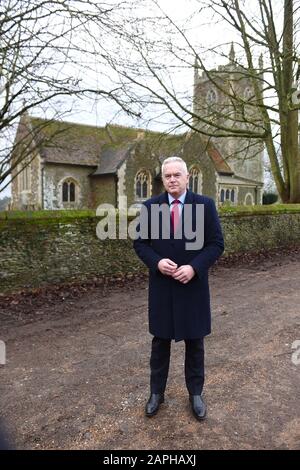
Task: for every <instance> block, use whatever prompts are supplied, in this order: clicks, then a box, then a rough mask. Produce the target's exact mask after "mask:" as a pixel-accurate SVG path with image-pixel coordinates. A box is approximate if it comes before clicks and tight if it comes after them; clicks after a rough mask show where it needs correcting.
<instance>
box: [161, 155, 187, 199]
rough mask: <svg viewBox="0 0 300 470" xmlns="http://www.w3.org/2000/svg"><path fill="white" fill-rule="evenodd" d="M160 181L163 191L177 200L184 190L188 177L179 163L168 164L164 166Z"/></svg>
mask: <svg viewBox="0 0 300 470" xmlns="http://www.w3.org/2000/svg"><path fill="white" fill-rule="evenodd" d="M162 180H163V184H164V187H165V190H166V191H167V192H168V193H169V194H171V196H173V197H174V198H175V199H177V198H178V197H180V196H181V195H182V194H183V193H184V191H185V190H186V187H187V183H188V180H189V175H188V174H186V172H185V169H184V167H183V165H182V164H181V163H180V162H170V163H167V164H166V165H165V166H164V171H163V175H162Z"/></svg>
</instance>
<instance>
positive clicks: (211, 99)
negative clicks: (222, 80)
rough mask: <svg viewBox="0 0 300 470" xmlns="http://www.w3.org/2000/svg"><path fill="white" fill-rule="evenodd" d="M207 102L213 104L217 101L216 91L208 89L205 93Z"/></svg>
mask: <svg viewBox="0 0 300 470" xmlns="http://www.w3.org/2000/svg"><path fill="white" fill-rule="evenodd" d="M206 102H207V104H214V103H216V102H217V93H216V91H215V90H209V91H208V92H207V95H206Z"/></svg>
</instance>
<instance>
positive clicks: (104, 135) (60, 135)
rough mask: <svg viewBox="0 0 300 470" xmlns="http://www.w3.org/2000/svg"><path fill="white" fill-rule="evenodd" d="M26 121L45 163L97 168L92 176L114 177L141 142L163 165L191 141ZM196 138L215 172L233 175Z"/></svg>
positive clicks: (127, 129) (210, 147) (126, 130)
mask: <svg viewBox="0 0 300 470" xmlns="http://www.w3.org/2000/svg"><path fill="white" fill-rule="evenodd" d="M27 118H28V117H27ZM29 119H30V124H31V127H32V128H33V129H35V130H36V129H38V132H37V135H38V138H37V139H36V140H40V142H41V145H40V154H41V156H42V158H43V159H44V160H45V161H46V162H49V163H61V164H72V165H84V166H90V167H94V168H95V167H96V168H95V171H94V173H92V174H93V175H95V176H97V175H103V174H111V173H115V172H116V171H117V169H118V167H119V166H120V164H121V163H122V162H123V161H124V160H125V159H126V158H127V156H128V153H129V151H130V149H131V148H132V147H133V145H134V143H136V142H137V141H138V140H139V139H141V138H142V139H145V140H147V142H148V143H149V142H150V145H151V146H152V150H153V153H155V154H157V155H158V156H159V159H160V160H161V161H162V160H164V159H165V158H166V157H168V156H170V155H174V154H179V153H180V152H181V150H182V149H183V147H184V144H185V142H187V140H188V139H189V137H191V135H189V134H186V133H185V134H180V135H179V134H171V135H168V134H163V133H158V132H153V131H148V130H143V129H136V128H132V127H124V126H118V125H113V124H110V125H108V126H106V127H96V126H88V125H85V124H79V123H72V122H66V121H47V120H45V119H41V118H35V117H32V116H31V117H29ZM193 136H194V137H195V134H193ZM196 137H197V138H198V139H200V142H199V145H200V147H201V148H202V150H203V151H206V152H207V153H208V155H209V157H210V158H211V159H212V161H213V163H214V166H215V168H216V171H217V172H219V173H220V174H227V175H232V174H233V171H232V170H231V168H230V166H229V165H228V163H227V162H226V161H225V160H224V158H223V157H222V155H221V154H220V152H219V150H218V149H217V148H216V147H215V146H214V145H213V144H212V142H209V143H205V139H204V138H203V137H201V136H200V134H199V135H198V136H196Z"/></svg>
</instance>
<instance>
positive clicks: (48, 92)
mask: <svg viewBox="0 0 300 470" xmlns="http://www.w3.org/2000/svg"><path fill="white" fill-rule="evenodd" d="M130 8H131V5H130V3H128V2H126V1H121V0H120V1H114V0H112V3H106V2H104V1H103V2H97V1H95V0H76V1H75V0H1V3H0V136H1V137H0V188H1V189H0V190H3V189H5V187H6V186H7V185H8V184H9V183H10V181H11V177H12V171H13V170H14V169H15V168H16V167H18V168H19V170H18V171H22V170H23V167H24V166H25V165H27V164H29V163H30V158H33V155H34V150H35V149H38V148H39V146H40V145H41V141H40V138H39V137H40V136H41V135H42V134H41V132H40V129H39V128H34V129H31V128H30V126H29V127H27V131H26V132H25V131H24V132H21V133H20V135H19V136H18V139H17V140H14V135H15V132H16V123H17V122H18V120H19V119H20V117H21V116H22V115H25V114H26V113H29V112H33V111H37V112H38V113H39V114H41V112H42V111H46V110H49V109H51V107H52V113H51V114H52V116H51V117H52V118H55V119H59V118H61V117H62V116H63V115H64V114H66V113H68V111H70V110H71V107H72V103H71V104H69V105H68V106H69V108H67V109H65V111H63V108H66V106H64V107H63V106H62V107H61V106H60V103H61V101H62V100H66V99H67V98H69V97H75V98H78V97H92V98H93V99H104V100H111V101H112V102H114V103H116V104H117V106H118V107H119V108H120V109H122V110H123V111H125V112H126V113H129V114H133V115H136V114H137V113H136V111H135V109H134V106H133V105H132V103H131V101H130V98H129V97H128V96H126V93H123V89H122V88H121V87H120V86H118V85H117V86H116V85H115V84H114V82H113V79H112V78H113V77H112V72H110V73H109V72H108V67H107V66H106V65H107V63H108V58H109V53H110V50H113V47H114V44H116V43H117V40H119V38H120V37H121V35H122V25H123V22H124V18H125V17H126V15H127V17H128V19H129V18H130ZM95 25H96V26H95ZM93 30H94V32H93ZM94 34H96V35H97V37H98V40H99V41H100V42H101V45H102V46H101V50H100V49H99V48H98V49H97V51H96V50H95V48H94V44H93V41H92V40H91V39H92V37H93V35H94ZM108 45H109V47H108ZM101 65H103V67H102V69H101V67H100V66H101ZM104 66H105V67H104ZM96 74H97V78H95V76H96ZM59 100H60V101H59ZM49 143H50V142H49ZM44 144H45V142H44ZM46 144H47V142H46ZM21 162H23V165H20V163H21ZM14 175H15V176H16V175H17V172H16V171H15V172H14Z"/></svg>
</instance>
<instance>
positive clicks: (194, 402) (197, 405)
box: [190, 395, 206, 421]
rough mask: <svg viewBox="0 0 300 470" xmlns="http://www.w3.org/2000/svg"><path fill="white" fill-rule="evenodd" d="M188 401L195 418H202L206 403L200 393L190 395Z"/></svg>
mask: <svg viewBox="0 0 300 470" xmlns="http://www.w3.org/2000/svg"><path fill="white" fill-rule="evenodd" d="M190 402H191V406H192V411H193V415H194V416H195V418H196V419H198V420H199V421H201V420H202V419H204V418H205V416H206V405H205V403H204V401H203V399H202V397H201V395H190Z"/></svg>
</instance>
